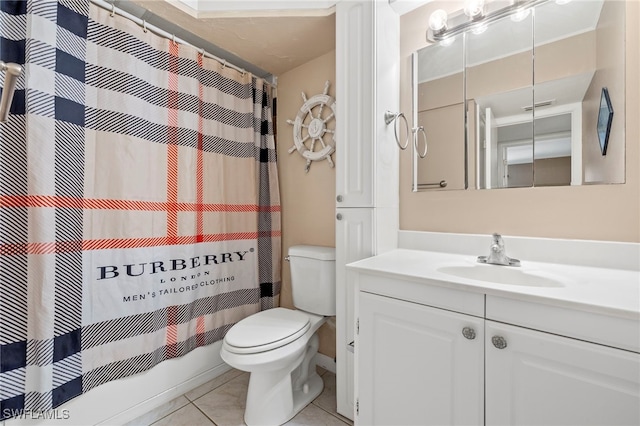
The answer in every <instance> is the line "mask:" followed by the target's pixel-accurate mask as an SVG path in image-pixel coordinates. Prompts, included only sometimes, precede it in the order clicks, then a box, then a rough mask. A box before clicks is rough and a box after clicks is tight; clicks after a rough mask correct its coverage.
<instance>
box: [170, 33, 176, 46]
mask: <svg viewBox="0 0 640 426" xmlns="http://www.w3.org/2000/svg"><path fill="white" fill-rule="evenodd" d="M171 41H172V42H173V44H176V35H175V34H171Z"/></svg>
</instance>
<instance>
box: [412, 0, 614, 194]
mask: <svg viewBox="0 0 640 426" xmlns="http://www.w3.org/2000/svg"><path fill="white" fill-rule="evenodd" d="M624 3H625V2H620V1H615V0H581V1H580V0H573V1H571V2H569V3H563V4H560V2H555V1H547V2H542V3H539V4H538V5H537V6H535V8H531V10H530V11H529V13H521V14H517V16H516V15H514V14H512V15H510V16H506V17H504V18H501V19H498V20H494V21H492V22H491V23H490V24H489V25H486V26H484V28H479V27H478V26H476V27H474V28H472V29H470V30H468V31H465V32H464V33H462V34H457V35H456V36H455V39H454V38H453V37H452V39H453V42H452V43H451V41H452V40H449V39H447V40H445V42H446V43H445V42H439V43H434V44H432V45H430V46H427V47H426V48H424V49H421V50H420V51H418V52H417V53H416V54H415V55H414V90H415V97H416V100H415V101H414V104H415V105H414V111H415V112H416V116H415V118H414V119H415V120H416V121H414V123H416V124H417V125H418V126H424V127H425V129H426V131H427V134H428V140H429V154H428V155H427V158H425V159H424V160H417V159H415V160H414V164H415V167H416V168H415V171H416V173H415V174H414V190H422V189H430V188H432V187H431V186H428V185H427V184H430V183H435V182H438V181H439V180H440V179H442V178H440V177H439V176H444V174H445V173H446V172H449V175H448V180H450V181H451V182H456V184H455V186H454V185H451V186H450V187H449V188H446V189H462V188H464V187H465V182H466V180H467V177H466V176H467V175H466V173H467V172H468V173H469V175H468V176H469V179H470V180H471V183H470V185H471V186H473V187H476V188H479V189H492V188H515V187H530V186H562V185H582V184H593V183H624V180H625V169H624V166H625V161H624V156H625V152H624V144H625V135H624V127H625V123H624V103H625V90H624V89H625V88H624V77H625V75H624V66H625V57H624V31H625V29H624V21H625V4H624ZM434 7H435V6H434ZM449 43H450V44H449ZM450 48H451V49H450ZM448 49H450V50H448ZM603 89H606V90H603ZM603 91H606V92H607V93H608V94H609V100H610V103H611V109H612V111H615V114H614V115H613V118H612V121H611V127H610V131H609V136H608V138H607V150H606V152H604V153H603V150H602V149H601V142H604V141H602V138H599V133H598V113H599V112H600V106H601V98H602V93H603ZM461 116H462V117H461ZM454 126H455V129H453V127H454ZM601 127H602V126H601ZM447 129H448V130H447ZM452 129H453V130H452ZM600 135H601V137H602V131H601V132H600ZM436 155H439V156H438V157H436ZM466 158H468V163H467V164H465V159H466ZM445 170H446V171H445ZM452 174H455V176H451V175H452Z"/></svg>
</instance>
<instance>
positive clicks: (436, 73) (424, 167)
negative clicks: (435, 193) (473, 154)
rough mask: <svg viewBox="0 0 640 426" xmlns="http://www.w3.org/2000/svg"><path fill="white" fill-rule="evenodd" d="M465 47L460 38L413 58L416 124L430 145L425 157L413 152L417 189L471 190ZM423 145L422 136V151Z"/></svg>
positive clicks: (424, 51) (419, 147)
mask: <svg viewBox="0 0 640 426" xmlns="http://www.w3.org/2000/svg"><path fill="white" fill-rule="evenodd" d="M463 47H464V40H463V37H457V38H455V39H451V40H450V43H442V44H434V45H432V46H429V47H428V48H425V49H422V50H421V51H419V52H417V53H416V54H414V57H413V65H414V69H413V74H414V88H415V97H414V107H413V110H414V123H417V126H422V127H424V129H425V132H426V135H427V147H428V148H427V155H426V156H425V158H420V157H419V156H418V155H417V154H416V151H415V150H414V171H415V172H414V174H413V176H414V182H413V188H414V191H416V190H421V189H430V190H449V189H465V188H466V187H467V178H466V170H467V164H466V163H467V161H466V154H465V152H466V148H465V102H464V49H463ZM418 136H421V135H418ZM423 142H424V141H423V139H422V137H418V139H417V140H416V143H417V145H418V149H420V150H422V149H423V145H422V144H423ZM422 152H423V151H422ZM443 159H448V160H447V161H443Z"/></svg>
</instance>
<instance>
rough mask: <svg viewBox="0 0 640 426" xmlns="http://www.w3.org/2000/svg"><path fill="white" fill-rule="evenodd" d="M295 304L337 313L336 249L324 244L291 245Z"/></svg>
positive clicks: (318, 311) (327, 313)
mask: <svg viewBox="0 0 640 426" xmlns="http://www.w3.org/2000/svg"><path fill="white" fill-rule="evenodd" d="M289 265H290V267H291V292H292V295H293V305H294V306H295V307H296V308H297V309H300V310H302V311H305V312H310V313H312V314H317V315H324V316H334V315H335V314H336V249H335V248H334V247H322V246H307V245H299V246H291V247H289Z"/></svg>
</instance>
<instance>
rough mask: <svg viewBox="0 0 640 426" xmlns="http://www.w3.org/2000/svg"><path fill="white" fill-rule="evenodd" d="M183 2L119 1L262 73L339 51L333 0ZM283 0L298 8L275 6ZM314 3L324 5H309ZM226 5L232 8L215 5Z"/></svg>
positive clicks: (281, 70) (149, 19)
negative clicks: (194, 7) (336, 45)
mask: <svg viewBox="0 0 640 426" xmlns="http://www.w3.org/2000/svg"><path fill="white" fill-rule="evenodd" d="M183 1H184V2H182V1H178V0H130V1H123V0H120V1H116V5H117V6H118V7H121V8H123V9H125V10H127V11H128V12H129V13H132V14H134V15H136V16H138V17H139V18H141V19H145V20H146V21H147V22H148V23H150V24H153V25H157V26H158V27H161V28H163V29H165V27H173V28H175V29H174V30H172V29H171V28H169V29H168V30H167V32H172V31H175V34H176V36H178V37H180V38H182V39H184V40H186V41H189V42H191V43H192V44H195V45H198V42H199V40H198V39H200V42H201V43H202V41H201V40H204V41H206V42H207V43H209V44H210V45H209V44H206V45H204V46H199V47H202V48H204V49H205V50H207V52H209V53H212V54H214V55H216V56H218V57H221V58H223V59H227V60H229V62H231V63H233V64H235V65H237V66H239V67H241V68H244V69H247V70H248V71H250V72H252V73H253V74H255V75H258V76H260V77H267V76H268V75H269V74H271V75H274V76H278V75H281V74H282V73H284V72H287V71H289V70H291V69H293V68H296V67H298V66H300V65H302V64H304V63H306V62H308V61H310V60H312V59H315V58H317V57H318V56H321V55H323V54H325V53H328V52H330V51H332V50H334V49H335V40H336V38H335V33H336V31H335V9H334V8H333V7H332V6H331V5H332V4H333V3H335V2H333V1H325V0H280V1H270V0H252V1H245V0H242V1H240V0H235V1H212V0H183ZM187 2H191V3H192V4H191V5H192V6H198V7H200V9H199V10H196V9H193V8H191V7H190V6H189V4H187ZM285 3H288V5H289V6H290V7H291V6H295V7H296V9H287V10H286V11H285V10H283V9H281V10H278V9H274V8H275V7H276V6H279V7H284V6H286V4H285ZM304 3H307V7H306V8H304V7H302V6H304ZM311 5H314V6H322V7H320V8H318V7H315V8H309V6H311ZM324 6H328V7H324ZM222 7H227V8H229V7H233V8H232V9H226V10H221V9H220V10H217V9H216V8H222ZM252 7H253V8H252ZM257 7H263V8H265V9H257ZM134 9H135V10H134ZM189 33H190V34H189ZM191 34H192V35H193V36H195V42H194V41H192V38H193V37H192V36H191Z"/></svg>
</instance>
